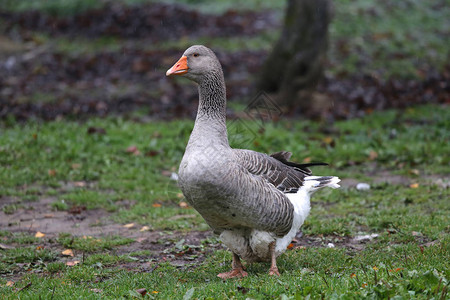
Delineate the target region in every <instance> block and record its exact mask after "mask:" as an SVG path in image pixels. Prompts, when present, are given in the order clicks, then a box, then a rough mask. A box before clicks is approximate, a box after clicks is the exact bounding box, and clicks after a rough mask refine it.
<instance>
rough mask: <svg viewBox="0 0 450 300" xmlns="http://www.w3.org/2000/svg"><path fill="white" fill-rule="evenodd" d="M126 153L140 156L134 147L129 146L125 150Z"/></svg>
mask: <svg viewBox="0 0 450 300" xmlns="http://www.w3.org/2000/svg"><path fill="white" fill-rule="evenodd" d="M126 152H127V153H131V154H133V155H139V154H141V152H140V151H139V150H138V148H137V147H136V146H130V147H128V148H127V150H126Z"/></svg>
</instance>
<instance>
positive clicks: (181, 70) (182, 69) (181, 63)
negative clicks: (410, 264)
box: [166, 56, 189, 76]
mask: <svg viewBox="0 0 450 300" xmlns="http://www.w3.org/2000/svg"><path fill="white" fill-rule="evenodd" d="M188 69H189V68H188V65H187V57H186V56H182V57H181V58H180V59H179V60H178V61H177V62H176V63H175V64H174V65H173V66H172V68H170V69H169V70H167V72H166V76H170V75H183V74H186V73H187V71H188Z"/></svg>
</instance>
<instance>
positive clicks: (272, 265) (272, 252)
mask: <svg viewBox="0 0 450 300" xmlns="http://www.w3.org/2000/svg"><path fill="white" fill-rule="evenodd" d="M269 252H270V259H271V260H270V269H269V275H271V276H272V275H277V276H280V272H279V271H278V267H277V257H276V256H275V242H272V243H270V244H269Z"/></svg>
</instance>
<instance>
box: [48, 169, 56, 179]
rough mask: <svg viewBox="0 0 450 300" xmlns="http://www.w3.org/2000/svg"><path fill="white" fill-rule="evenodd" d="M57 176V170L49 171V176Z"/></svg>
mask: <svg viewBox="0 0 450 300" xmlns="http://www.w3.org/2000/svg"><path fill="white" fill-rule="evenodd" d="M55 175H56V170H54V169H50V170H48V176H51V177H53V176H55Z"/></svg>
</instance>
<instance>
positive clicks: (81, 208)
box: [68, 205, 86, 215]
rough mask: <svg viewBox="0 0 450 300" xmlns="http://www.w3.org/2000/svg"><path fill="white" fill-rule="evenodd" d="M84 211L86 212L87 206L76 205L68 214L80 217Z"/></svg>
mask: <svg viewBox="0 0 450 300" xmlns="http://www.w3.org/2000/svg"><path fill="white" fill-rule="evenodd" d="M84 210H86V206H84V205H82V206H78V205H75V206H72V207H71V208H70V209H69V211H68V213H69V214H73V215H79V214H81V212H82V211H84Z"/></svg>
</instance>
